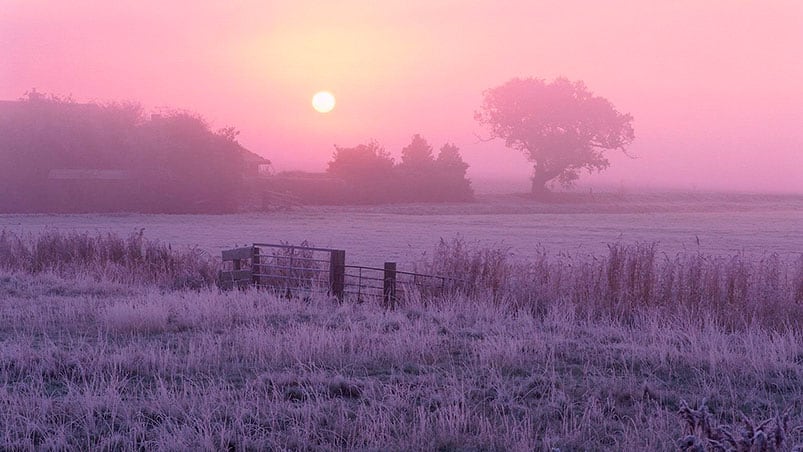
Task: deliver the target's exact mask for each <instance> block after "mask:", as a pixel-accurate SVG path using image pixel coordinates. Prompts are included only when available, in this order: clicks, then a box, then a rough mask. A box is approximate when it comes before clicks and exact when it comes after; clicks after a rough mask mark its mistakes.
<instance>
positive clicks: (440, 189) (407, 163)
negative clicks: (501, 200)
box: [327, 134, 474, 203]
mask: <svg viewBox="0 0 803 452" xmlns="http://www.w3.org/2000/svg"><path fill="white" fill-rule="evenodd" d="M467 169H468V164H466V163H465V162H464V161H463V158H462V157H461V156H460V152H459V149H458V148H457V146H455V145H454V144H451V143H446V144H444V145H443V146H442V147H441V148H440V151H439V152H438V155H437V156H435V154H434V152H433V149H432V146H430V145H429V143H427V141H426V140H425V139H424V138H423V137H421V136H420V135H418V134H416V135H414V136H413V138H412V141H411V142H410V144H409V145H407V146H406V147H404V148H403V149H402V151H401V161H400V162H399V163H395V162H394V159H393V158H392V157H391V156H390V154H389V153H388V152H387V151H385V149H384V148H382V147H381V146H380V145H379V144H378V143H376V142H374V141H372V142H369V143H367V144H360V145H357V146H354V147H340V146H335V152H334V155H333V156H332V160H331V161H330V162H329V167H328V168H327V173H329V174H330V175H332V176H335V177H337V178H340V179H342V180H343V181H344V182H345V187H344V190H345V198H346V199H347V200H348V201H349V202H356V203H384V202H416V201H433V202H434V201H467V200H471V199H472V198H473V197H474V192H473V190H472V189H471V182H470V181H469V180H468V178H467V177H466V170H467Z"/></svg>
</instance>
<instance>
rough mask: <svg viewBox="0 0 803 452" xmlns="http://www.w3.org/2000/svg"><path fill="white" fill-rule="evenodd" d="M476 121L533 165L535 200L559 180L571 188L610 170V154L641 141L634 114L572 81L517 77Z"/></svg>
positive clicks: (489, 98) (495, 93) (492, 96)
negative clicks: (580, 180)
mask: <svg viewBox="0 0 803 452" xmlns="http://www.w3.org/2000/svg"><path fill="white" fill-rule="evenodd" d="M475 119H476V120H477V121H479V123H480V124H482V125H483V126H485V127H487V129H488V130H489V131H490V134H491V138H499V139H502V140H504V141H505V145H506V146H507V147H509V148H511V149H515V150H517V151H520V152H522V153H524V155H525V156H526V157H527V159H528V160H530V161H531V162H532V163H533V177H532V193H533V195H542V194H545V193H547V192H548V188H547V183H549V182H550V181H553V180H557V181H558V182H559V183H560V184H561V185H563V186H567V187H568V186H571V185H572V184H573V183H574V181H576V180H577V179H578V178H579V177H580V171H581V170H583V169H586V170H587V171H588V172H592V171H602V170H603V169H606V168H608V166H610V162H609V161H608V159H607V158H606V156H605V152H606V151H608V150H612V149H618V150H621V151H623V152H624V151H625V148H626V147H627V145H629V144H630V143H631V142H632V141H633V139H634V138H635V135H634V131H633V125H632V121H633V117H632V116H631V115H629V114H626V113H620V112H619V111H617V110H616V108H615V107H614V106H613V104H612V103H611V102H610V101H608V100H607V99H605V98H603V97H599V96H595V95H594V94H593V93H592V92H591V91H589V90H588V88H587V87H586V86H585V84H584V83H583V82H582V81H576V82H573V81H570V80H568V79H566V78H557V79H555V80H554V81H552V82H546V81H545V80H543V79H539V78H524V79H522V78H514V79H512V80H510V81H508V82H506V83H504V84H503V85H500V86H497V87H495V88H492V89H489V90H487V91H486V92H485V95H484V98H483V102H482V105H481V107H480V110H479V111H478V112H476V113H475Z"/></svg>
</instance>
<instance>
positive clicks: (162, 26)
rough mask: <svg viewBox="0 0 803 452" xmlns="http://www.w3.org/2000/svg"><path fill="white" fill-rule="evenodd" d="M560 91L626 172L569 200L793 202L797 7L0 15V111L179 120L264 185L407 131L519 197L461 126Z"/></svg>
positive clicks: (348, 2) (75, 6)
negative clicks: (327, 96) (69, 99)
mask: <svg viewBox="0 0 803 452" xmlns="http://www.w3.org/2000/svg"><path fill="white" fill-rule="evenodd" d="M559 75H564V76H566V77H568V78H570V79H581V80H584V81H585V82H586V84H587V85H588V86H589V88H590V89H591V90H592V91H594V92H595V93H597V94H599V95H601V96H604V97H607V98H608V99H609V100H611V101H612V102H613V103H614V105H616V106H617V107H618V108H619V109H620V110H621V111H625V112H629V113H631V114H632V115H633V116H634V117H635V121H634V125H635V129H636V141H635V142H634V143H633V145H632V147H631V151H632V153H633V154H635V155H637V156H638V158H637V159H635V160H630V159H628V158H626V157H623V156H621V155H614V154H612V158H611V160H612V163H613V165H612V167H611V168H610V169H609V170H608V171H607V172H606V173H605V174H604V175H602V176H596V177H594V178H587V177H586V178H584V179H582V181H584V182H586V183H587V182H593V183H608V184H616V185H619V184H620V183H624V184H625V185H626V186H634V185H647V186H652V187H656V188H657V187H664V186H675V187H678V188H695V187H696V188H700V189H705V188H715V189H718V188H734V189H739V190H760V191H767V190H769V191H779V190H780V191H794V192H803V1H800V0H790V1H766V2H759V1H737V0H722V1H719V0H717V1H713V0H712V1H705V0H695V1H683V0H681V1H678V0H673V1H661V2H652V1H642V2H636V1H632V0H628V1H605V2H597V1H590V0H589V1H567V0H559V1H492V0H484V1H470V0H462V1H434V0H421V1H419V0H392V1H353V0H337V1H328V2H325V1H321V0H318V1H302V0H287V1H265V0H261V1H256V0H253V1H248V0H243V1H218V2H213V1H209V2H197V1H172V2H167V1H162V0H160V1H155V0H154V1H148V0H144V1H143V0H139V1H119V2H111V1H108V0H97V1H89V0H83V1H82V0H72V1H62V0H53V1H44V0H0V99H16V98H18V97H20V96H21V95H22V94H23V93H24V92H25V91H27V90H29V89H31V88H33V87H35V88H37V89H38V90H39V91H41V92H48V93H57V94H72V96H73V97H74V98H75V99H76V100H79V101H86V100H101V101H103V100H136V101H139V102H141V103H142V104H143V105H144V106H146V107H147V108H156V107H160V106H169V107H178V108H184V109H188V110H193V111H196V112H198V113H201V114H202V115H204V116H205V117H206V118H207V119H208V120H210V121H211V122H212V123H213V126H214V127H222V126H227V125H233V126H235V127H237V128H238V129H240V130H241V131H242V134H241V135H240V141H241V142H242V143H243V144H244V145H245V146H246V147H248V148H250V149H252V150H253V151H255V152H257V153H259V154H262V155H264V156H266V157H268V158H269V159H271V160H273V162H274V164H275V166H276V167H277V168H278V169H280V170H281V169H312V170H321V169H323V168H324V167H325V164H326V161H327V160H328V159H329V158H330V157H331V154H332V150H333V148H332V145H333V144H339V145H344V146H350V145H355V144H358V143H360V142H365V141H367V140H368V139H371V138H374V139H376V140H378V141H379V142H380V143H382V144H384V145H385V147H386V148H387V149H388V150H389V151H391V152H392V153H394V154H396V155H398V152H399V149H400V148H401V147H402V146H404V145H405V144H407V143H408V142H409V139H410V136H411V135H412V134H414V133H421V134H423V135H424V136H425V137H426V138H428V139H429V141H430V143H432V144H433V145H435V146H436V147H439V146H440V145H441V144H442V143H443V142H444V141H447V140H448V141H452V142H454V143H456V144H457V145H458V146H460V147H461V149H462V150H463V153H464V157H465V159H466V160H467V161H468V163H469V164H471V169H470V172H471V175H472V176H474V177H482V176H488V175H504V176H506V177H509V178H510V179H511V180H513V181H516V182H518V183H520V184H521V189H522V191H525V190H527V189H528V182H527V177H528V175H529V171H530V165H529V163H527V161H526V160H525V159H524V157H523V156H522V155H521V154H517V153H516V152H515V151H512V150H509V149H506V148H505V147H504V145H503V144H502V143H501V142H491V143H486V142H479V140H478V139H477V137H476V134H480V135H482V133H483V132H482V130H481V129H480V127H479V125H478V124H476V123H475V122H474V119H473V112H474V111H475V110H476V109H477V108H478V107H479V104H480V101H481V97H482V92H483V90H485V89H487V88H490V87H493V86H496V85H498V84H501V83H503V82H505V81H506V80H508V79H510V78H511V77H514V76H538V77H544V78H548V79H551V78H554V77H556V76H559ZM322 89H328V90H331V91H332V92H334V94H335V95H336V97H337V102H338V103H337V107H336V108H335V110H334V111H333V112H331V113H328V114H325V115H324V114H320V113H317V112H315V111H314V110H313V109H312V108H311V106H310V99H311V97H312V95H313V94H314V93H315V92H316V91H318V90H322Z"/></svg>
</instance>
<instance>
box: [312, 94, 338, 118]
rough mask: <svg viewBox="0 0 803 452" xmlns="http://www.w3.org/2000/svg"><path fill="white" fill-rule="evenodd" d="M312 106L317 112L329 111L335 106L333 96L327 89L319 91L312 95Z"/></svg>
mask: <svg viewBox="0 0 803 452" xmlns="http://www.w3.org/2000/svg"><path fill="white" fill-rule="evenodd" d="M312 108H314V109H315V111H317V112H319V113H329V112H330V111H332V109H333V108H335V96H334V94H332V93H330V92H329V91H319V92H317V93H315V95H314V96H312Z"/></svg>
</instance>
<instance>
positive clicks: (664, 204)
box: [0, 193, 803, 267]
mask: <svg viewBox="0 0 803 452" xmlns="http://www.w3.org/2000/svg"><path fill="white" fill-rule="evenodd" d="M559 201H560V202H553V203H538V202H533V201H531V200H529V199H524V198H521V197H518V196H515V195H504V196H502V195H496V196H481V197H479V198H478V200H477V202H474V203H453V204H448V203H447V204H426V203H418V204H396V205H384V206H336V207H325V206H309V207H299V208H294V209H292V210H289V211H278V212H269V213H243V214H236V215H142V214H111V215H110V214H104V215H99V214H83V215H47V214H42V215H0V229H6V230H9V231H11V232H15V233H20V234H25V233H37V232H41V231H61V232H70V231H78V232H91V233H96V232H99V233H107V232H112V233H115V234H117V235H119V236H121V237H127V236H128V235H129V234H131V233H132V232H137V231H140V230H141V229H143V228H144V230H145V234H146V235H147V236H148V237H149V238H151V239H157V240H160V241H162V242H164V243H169V244H172V245H173V246H177V245H178V246H192V247H197V248H199V249H202V250H205V251H208V252H210V253H212V254H218V253H219V252H220V251H221V250H222V249H225V248H230V247H234V246H238V245H244V244H251V243H255V242H260V243H279V242H282V241H286V242H289V243H301V242H302V241H304V240H307V241H309V242H310V243H312V244H314V245H316V246H320V247H326V248H336V249H345V250H346V251H347V260H348V262H349V263H352V264H358V265H381V264H382V263H383V262H385V261H397V262H398V263H399V265H400V266H401V267H409V266H410V265H411V264H412V263H414V262H416V261H418V260H420V259H422V258H425V257H426V255H427V254H428V253H431V250H432V247H433V245H434V244H435V243H436V242H437V241H438V239H439V238H445V239H451V238H453V237H462V238H464V239H466V240H468V241H469V242H472V243H476V244H477V245H479V246H486V247H499V248H510V252H511V253H512V254H513V256H514V257H520V258H521V259H524V260H526V259H529V258H531V257H532V256H535V255H537V254H538V253H539V252H541V251H543V250H545V251H547V252H549V253H550V254H558V253H571V254H576V255H585V256H589V255H592V254H601V253H606V252H607V246H608V244H610V243H615V242H622V243H635V242H644V243H651V242H657V243H658V244H659V246H660V249H661V251H662V252H666V253H669V254H675V253H678V252H691V253H695V252H702V253H706V254H713V255H727V254H732V253H736V252H747V253H751V254H756V255H759V254H765V253H779V254H782V255H788V254H790V253H792V254H794V253H798V252H800V251H801V250H803V213H802V212H803V197H801V196H794V195H788V196H782V195H733V194H688V193H686V194H684V193H680V194H676V193H675V194H666V193H657V194H641V195H635V194H634V195H610V194H608V195H604V194H597V195H594V197H593V198H589V197H578V198H570V199H568V200H559Z"/></svg>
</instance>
